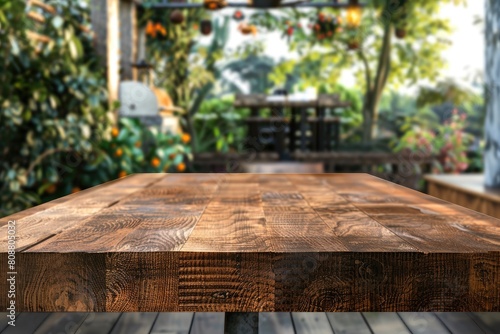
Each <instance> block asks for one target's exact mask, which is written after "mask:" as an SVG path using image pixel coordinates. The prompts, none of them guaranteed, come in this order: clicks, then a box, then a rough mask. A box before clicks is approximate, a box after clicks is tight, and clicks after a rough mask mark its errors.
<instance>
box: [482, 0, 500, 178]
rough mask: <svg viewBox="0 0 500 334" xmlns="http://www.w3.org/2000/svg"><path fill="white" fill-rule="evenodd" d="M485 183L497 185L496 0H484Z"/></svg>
mask: <svg viewBox="0 0 500 334" xmlns="http://www.w3.org/2000/svg"><path fill="white" fill-rule="evenodd" d="M485 2H486V11H485V13H486V19H485V34H486V67H485V73H486V75H485V77H486V78H485V80H486V82H485V83H486V109H487V115H486V124H485V133H486V149H485V153H484V167H485V172H484V174H485V184H486V186H487V187H492V188H500V82H499V81H500V39H499V38H500V1H498V0H486V1H485Z"/></svg>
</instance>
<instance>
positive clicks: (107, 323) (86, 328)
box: [76, 313, 121, 334]
mask: <svg viewBox="0 0 500 334" xmlns="http://www.w3.org/2000/svg"><path fill="white" fill-rule="evenodd" d="M120 316H121V314H120V313H90V314H89V315H88V316H87V317H86V318H85V320H84V321H83V323H82V325H81V326H80V327H79V328H78V330H77V331H76V334H95V333H109V332H110V331H111V329H112V328H113V326H114V325H115V323H116V322H117V321H118V319H119V318H120Z"/></svg>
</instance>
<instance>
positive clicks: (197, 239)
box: [0, 174, 500, 312]
mask: <svg viewBox="0 0 500 334" xmlns="http://www.w3.org/2000/svg"><path fill="white" fill-rule="evenodd" d="M51 203H52V204H50V205H46V206H44V207H43V208H40V209H37V210H31V211H27V212H25V213H18V214H16V215H14V216H12V217H17V218H16V219H18V221H17V226H18V230H17V231H18V235H17V239H18V240H17V247H18V248H17V251H18V253H17V258H18V261H17V268H16V270H17V271H18V272H19V273H22V275H21V274H20V275H19V276H18V279H17V284H18V286H17V291H18V294H19V298H18V299H19V302H18V304H17V307H18V309H17V310H18V311H31V312H33V311H71V312H244V311H245V312H359V311H361V312H368V311H370V312H375V311H376V312H395V311H399V312H409V311H412V312H422V311H456V312H460V311H477V312H480V311H500V247H499V245H500V220H496V219H493V218H491V217H486V216H484V215H481V214H478V213H475V212H472V211H470V210H466V209H464V208H462V207H458V206H455V205H452V204H450V203H447V202H444V201H442V200H439V199H436V198H434V197H431V196H428V195H425V194H421V193H419V192H416V191H413V190H410V189H406V188H404V187H401V186H397V185H395V184H393V183H390V182H387V181H384V180H381V179H378V178H375V177H373V176H369V175H366V174H316V175H315V174H300V175H291V174H280V175H265V174H139V175H134V176H131V177H127V178H124V179H122V180H120V181H116V182H113V183H110V184H106V185H103V186H99V187H96V188H93V189H90V190H87V191H85V192H83V193H82V194H80V195H78V194H75V195H71V196H69V197H68V198H63V199H59V200H57V201H54V202H51ZM9 219H11V218H9V217H7V218H4V219H1V220H0V222H1V223H2V224H3V223H5V221H6V220H9ZM0 225H1V224H0ZM6 228H7V227H6V226H5V225H3V226H2V227H0V230H2V229H3V231H4V232H5V233H4V234H2V238H6V236H7V233H6ZM5 240H6V239H4V241H5ZM2 252H3V253H2V254H4V255H6V254H5V249H4V250H2ZM2 254H0V255H2ZM2 256H3V255H2ZM0 270H2V271H4V272H7V271H8V270H7V267H6V263H4V262H2V263H0ZM6 291H7V284H6V282H3V281H2V282H0V306H1V307H4V306H6V305H7V299H6V295H7V293H6Z"/></svg>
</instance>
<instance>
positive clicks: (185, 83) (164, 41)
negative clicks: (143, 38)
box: [140, 2, 229, 135]
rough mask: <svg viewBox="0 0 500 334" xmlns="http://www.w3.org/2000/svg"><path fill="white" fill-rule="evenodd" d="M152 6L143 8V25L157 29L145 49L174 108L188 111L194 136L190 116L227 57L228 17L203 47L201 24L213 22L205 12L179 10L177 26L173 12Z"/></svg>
mask: <svg viewBox="0 0 500 334" xmlns="http://www.w3.org/2000/svg"><path fill="white" fill-rule="evenodd" d="M149 4H151V2H150V3H145V4H144V7H146V9H145V10H144V12H143V13H142V15H141V16H140V24H141V25H143V26H146V27H147V26H148V25H150V26H151V27H155V28H152V32H151V33H149V34H148V39H147V46H146V49H147V57H148V60H149V62H150V63H152V64H153V66H154V73H155V84H156V85H157V86H159V87H162V88H165V89H166V90H167V92H168V93H169V94H170V95H171V97H172V100H173V102H174V104H175V105H178V106H180V107H182V108H184V109H185V110H186V111H187V114H186V117H187V121H188V122H187V127H188V129H189V131H190V132H191V134H192V135H194V134H195V133H194V131H193V127H192V124H191V123H192V122H191V116H192V115H194V114H195V113H196V111H197V110H198V108H199V107H200V104H201V102H202V101H203V99H204V98H205V97H206V95H207V94H208V93H209V92H210V90H211V89H212V87H213V82H214V80H215V77H216V76H217V73H216V72H217V68H216V63H217V61H218V60H219V59H221V58H222V56H223V55H224V46H225V44H226V42H227V40H228V38H229V17H224V18H223V19H222V20H216V21H214V22H212V24H213V32H212V34H211V35H212V38H211V40H210V42H209V44H208V45H203V44H201V43H200V38H201V37H202V35H201V32H200V25H201V22H202V20H211V17H210V16H211V15H210V13H207V11H206V10H205V9H202V8H197V9H190V10H183V11H179V10H177V12H176V14H177V15H179V13H181V14H180V15H182V16H183V20H182V22H181V23H177V24H175V23H173V22H172V20H171V15H172V13H173V11H172V10H157V9H148V5H149ZM174 15H175V14H174ZM156 27H157V28H158V29H156Z"/></svg>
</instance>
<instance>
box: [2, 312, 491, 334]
mask: <svg viewBox="0 0 500 334" xmlns="http://www.w3.org/2000/svg"><path fill="white" fill-rule="evenodd" d="M5 314H6V313H0V315H1V316H5ZM365 319H366V321H365ZM442 320H444V321H442ZM17 321H20V322H16V327H11V326H9V327H7V329H6V330H4V331H1V330H0V333H2V334H4V333H10V334H30V333H36V334H38V333H68V334H71V333H75V332H78V333H103V334H106V333H109V334H119V333H120V334H160V333H162V334H166V333H168V334H181V333H182V334H199V333H207V334H215V333H220V334H222V333H223V332H224V323H223V322H224V313H210V312H209V313H195V314H193V313H144V312H136V313H122V314H117V313H98V314H92V313H91V314H86V313H50V314H47V313H20V314H19V315H18V318H17ZM83 323H84V324H85V325H83V326H82V324H83ZM499 323H500V313H439V314H434V313H422V312H419V313H417V312H410V313H359V312H351V313H326V314H325V313H293V321H292V313H286V312H284V313H279V312H272V313H260V314H259V333H262V334H295V333H296V334H300V333H314V334H328V333H335V334H365V333H366V334H368V333H374V334H377V333H383V334H396V333H408V331H409V332H411V333H412V334H421V333H426V334H429V333H432V334H440V333H447V334H460V333H469V334H472V333H473V334H476V333H486V334H490V333H492V334H496V333H499V332H498V324H499ZM445 324H446V326H445ZM369 325H370V326H369Z"/></svg>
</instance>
